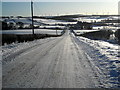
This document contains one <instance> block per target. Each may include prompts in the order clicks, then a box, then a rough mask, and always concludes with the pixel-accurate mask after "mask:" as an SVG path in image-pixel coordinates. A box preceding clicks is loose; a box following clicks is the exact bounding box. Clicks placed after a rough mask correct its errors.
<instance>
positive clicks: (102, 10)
mask: <svg viewBox="0 0 120 90" xmlns="http://www.w3.org/2000/svg"><path fill="white" fill-rule="evenodd" d="M24 1H26V0H24ZM45 1H47V0H45ZM53 1H54V0H53ZM104 1H105V0H104ZM113 1H114V0H112V1H109V2H108V1H107V0H106V2H88V1H87V0H86V2H85V0H84V2H83V1H81V2H77V1H76V2H75V0H74V2H72V1H71V2H70V1H69V2H52V0H51V1H50V2H38V1H35V0H34V4H33V6H34V16H42V15H47V16H48V15H65V14H87V15H88V14H118V2H117V1H116V0H115V1H114V2H113ZM0 5H1V4H0ZM0 11H1V10H0ZM2 16H31V11H30V2H28V1H27V2H22V1H21V2H11V1H9V0H8V1H7V0H4V2H2Z"/></svg>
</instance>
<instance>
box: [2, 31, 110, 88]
mask: <svg viewBox="0 0 120 90" xmlns="http://www.w3.org/2000/svg"><path fill="white" fill-rule="evenodd" d="M81 45H82V44H81ZM81 45H80V43H79V44H78V43H77V39H76V37H73V35H72V34H71V33H70V32H69V31H67V32H66V33H65V34H64V35H63V36H62V37H58V38H55V39H50V40H48V41H47V42H44V43H42V44H40V43H38V44H37V45H35V46H32V47H31V48H27V49H25V50H23V51H21V52H20V51H19V52H17V54H14V53H13V54H12V55H14V57H13V56H12V55H9V57H10V58H7V59H6V60H7V61H9V62H8V63H6V64H3V69H2V70H3V73H2V74H3V79H2V81H3V88H100V87H110V86H111V85H110V84H109V83H108V82H107V80H108V79H107V77H106V76H105V74H104V73H103V72H102V71H101V69H99V68H98V67H97V66H96V65H95V63H94V62H93V61H94V60H91V58H90V57H89V55H88V54H87V53H86V50H84V49H83V48H82V47H81ZM15 53H16V52H15ZM9 59H10V60H9ZM3 61H4V59H3Z"/></svg>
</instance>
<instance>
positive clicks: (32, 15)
mask: <svg viewBox="0 0 120 90" xmlns="http://www.w3.org/2000/svg"><path fill="white" fill-rule="evenodd" d="M31 15H32V34H33V35H34V21H33V2H32V0H31Z"/></svg>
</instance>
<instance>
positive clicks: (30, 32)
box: [0, 29, 63, 35]
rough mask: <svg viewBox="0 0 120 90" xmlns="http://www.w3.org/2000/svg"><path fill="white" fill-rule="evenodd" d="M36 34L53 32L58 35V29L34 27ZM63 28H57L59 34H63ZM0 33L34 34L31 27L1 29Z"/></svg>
mask: <svg viewBox="0 0 120 90" xmlns="http://www.w3.org/2000/svg"><path fill="white" fill-rule="evenodd" d="M34 31H35V34H52V35H56V30H51V29H34ZM62 31H63V30H57V34H58V35H61V32H62ZM0 34H32V30H31V29H23V30H3V31H0Z"/></svg>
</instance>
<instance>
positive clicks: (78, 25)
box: [72, 21, 92, 30]
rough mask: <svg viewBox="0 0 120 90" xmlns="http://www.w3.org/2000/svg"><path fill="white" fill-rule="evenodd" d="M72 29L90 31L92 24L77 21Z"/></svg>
mask: <svg viewBox="0 0 120 90" xmlns="http://www.w3.org/2000/svg"><path fill="white" fill-rule="evenodd" d="M72 29H81V30H82V29H92V23H88V22H81V21H78V22H77V23H76V24H75V25H74V26H72Z"/></svg>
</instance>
